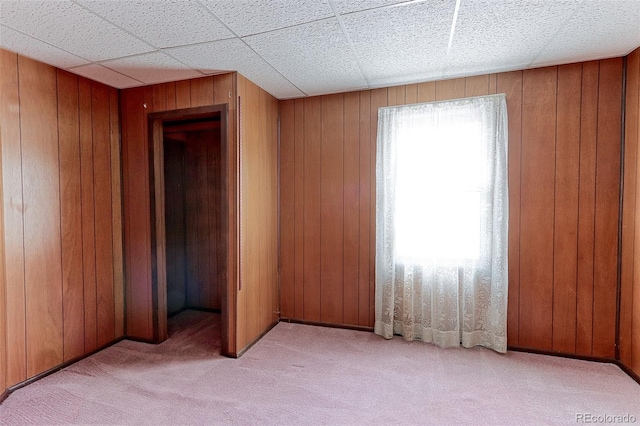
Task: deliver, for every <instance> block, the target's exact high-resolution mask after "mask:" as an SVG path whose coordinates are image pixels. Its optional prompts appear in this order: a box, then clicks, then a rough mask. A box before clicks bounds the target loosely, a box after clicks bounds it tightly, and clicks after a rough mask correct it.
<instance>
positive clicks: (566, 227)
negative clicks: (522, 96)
mask: <svg viewBox="0 0 640 426" xmlns="http://www.w3.org/2000/svg"><path fill="white" fill-rule="evenodd" d="M581 80H582V64H571V65H564V66H560V67H558V89H557V90H558V94H557V96H558V100H557V106H556V123H557V125H556V170H555V175H556V177H555V208H554V211H555V219H554V220H555V225H554V229H555V233H554V243H553V244H554V245H553V267H554V268H553V283H554V287H553V346H552V347H553V350H554V351H558V352H567V353H573V352H574V351H575V348H576V318H577V312H576V285H577V263H578V258H577V255H578V180H579V177H580V110H579V109H578V108H575V105H576V104H577V102H578V100H579V99H580V95H581Z"/></svg>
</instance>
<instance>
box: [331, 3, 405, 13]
mask: <svg viewBox="0 0 640 426" xmlns="http://www.w3.org/2000/svg"><path fill="white" fill-rule="evenodd" d="M330 1H331V3H332V4H333V5H334V6H335V8H336V11H337V12H338V13H352V12H359V11H362V10H369V9H376V8H378V7H383V6H391V5H395V4H399V3H405V2H407V1H410V0H330Z"/></svg>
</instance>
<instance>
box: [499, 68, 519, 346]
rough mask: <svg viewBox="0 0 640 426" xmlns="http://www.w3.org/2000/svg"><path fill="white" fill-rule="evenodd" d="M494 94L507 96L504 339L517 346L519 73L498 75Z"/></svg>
mask: <svg viewBox="0 0 640 426" xmlns="http://www.w3.org/2000/svg"><path fill="white" fill-rule="evenodd" d="M496 86H497V91H498V93H505V94H506V96H507V113H508V119H509V147H508V149H509V159H508V161H509V163H508V165H509V166H508V168H509V171H508V173H509V255H508V257H509V259H508V260H509V303H508V308H507V340H508V344H509V345H518V344H519V333H518V329H519V318H520V201H521V199H520V177H521V168H522V165H521V158H522V142H521V141H522V71H514V72H508V73H504V74H499V75H498V77H497V82H496Z"/></svg>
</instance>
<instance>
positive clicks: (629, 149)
mask: <svg viewBox="0 0 640 426" xmlns="http://www.w3.org/2000/svg"><path fill="white" fill-rule="evenodd" d="M639 99H640V49H636V50H635V51H634V52H632V53H631V54H630V55H629V56H627V75H626V93H625V135H624V141H625V142H624V194H623V200H622V253H621V256H622V258H621V264H622V270H621V288H620V293H621V294H620V361H622V363H623V364H625V365H626V366H628V367H631V365H632V360H633V352H632V350H633V340H634V336H633V293H634V285H635V284H636V281H635V278H636V274H637V273H638V268H636V256H637V254H636V253H637V252H636V245H635V243H636V214H637V213H636V206H637V192H636V191H637V188H638V186H637V179H638V124H639V123H638V122H639V121H640V120H639V118H640V112H639V110H638V107H639V103H640V101H639Z"/></svg>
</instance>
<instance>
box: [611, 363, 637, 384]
mask: <svg viewBox="0 0 640 426" xmlns="http://www.w3.org/2000/svg"><path fill="white" fill-rule="evenodd" d="M616 365H617V366H618V367H620V369H621V370H622V371H624V372H625V373H627V375H628V376H629V377H631V378H632V379H633V380H635V381H636V382H637V383H638V384H639V385H640V375H638V374H637V373H636V372H635V371H633V370H632V369H631V368H629V367H627V366H626V365H625V364H623V363H622V361H618V360H616Z"/></svg>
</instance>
